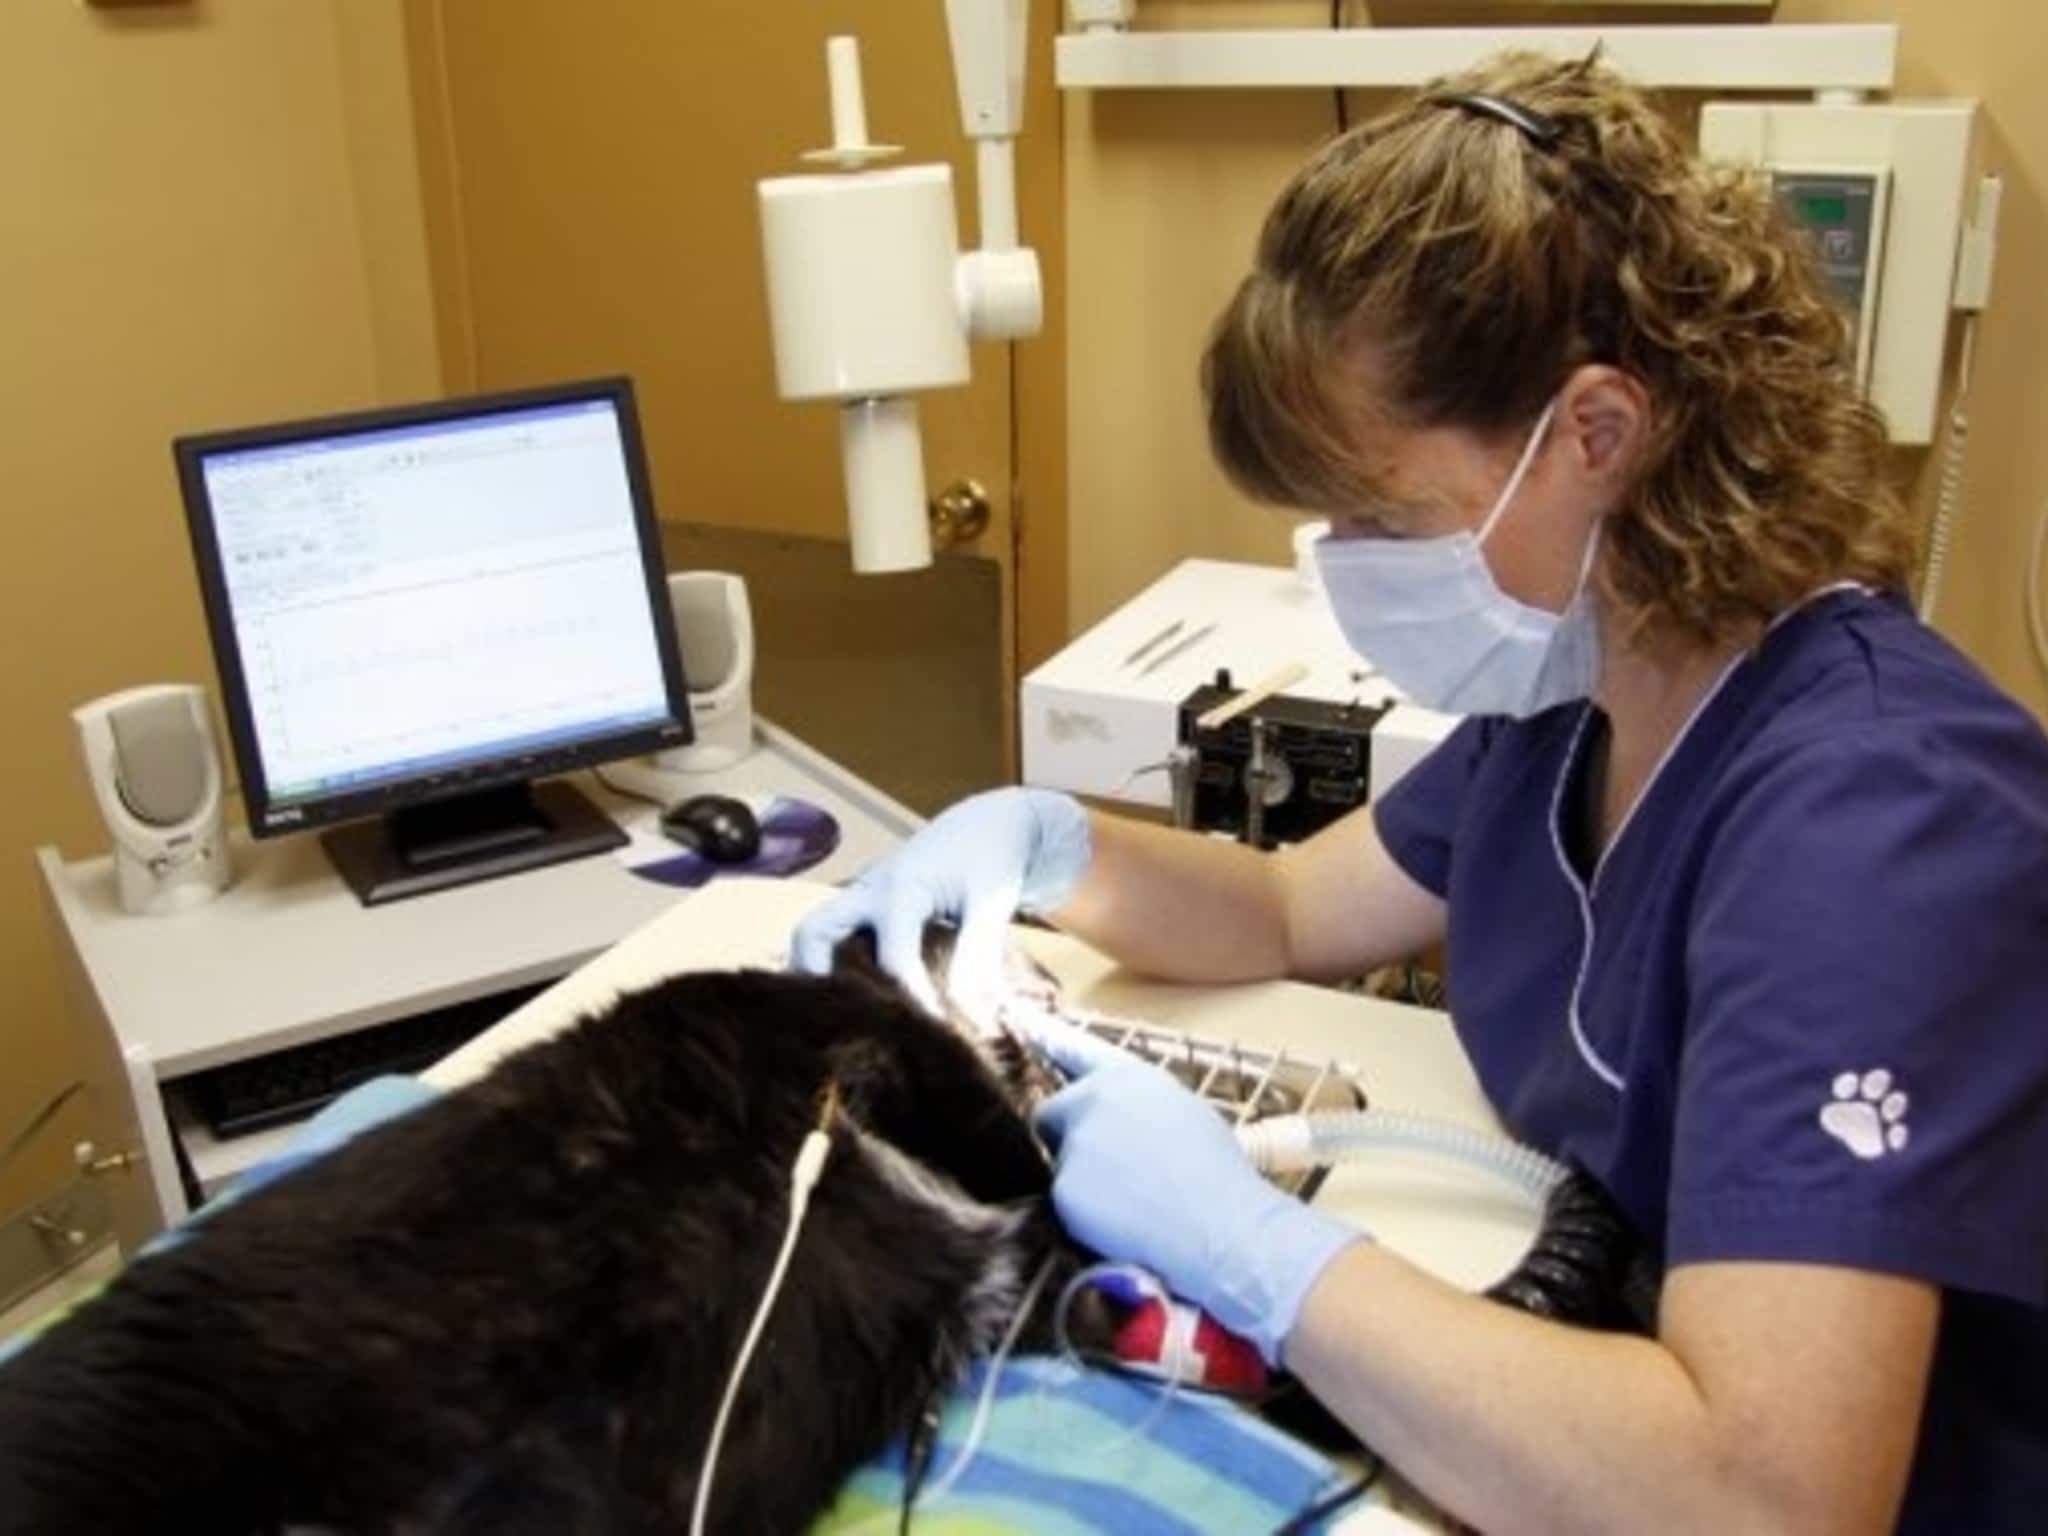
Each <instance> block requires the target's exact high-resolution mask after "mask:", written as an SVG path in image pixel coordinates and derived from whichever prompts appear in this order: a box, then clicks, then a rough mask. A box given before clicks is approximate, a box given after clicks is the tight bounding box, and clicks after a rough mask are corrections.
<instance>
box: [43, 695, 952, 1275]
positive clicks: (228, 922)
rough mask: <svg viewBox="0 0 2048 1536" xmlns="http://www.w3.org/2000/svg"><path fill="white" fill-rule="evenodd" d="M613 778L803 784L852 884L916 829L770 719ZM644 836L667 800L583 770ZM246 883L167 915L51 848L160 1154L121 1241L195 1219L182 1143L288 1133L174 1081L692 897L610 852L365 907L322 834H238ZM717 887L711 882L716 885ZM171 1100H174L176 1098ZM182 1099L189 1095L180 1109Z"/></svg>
mask: <svg viewBox="0 0 2048 1536" xmlns="http://www.w3.org/2000/svg"><path fill="white" fill-rule="evenodd" d="M607 772H608V774H609V775H610V776H611V777H612V778H613V779H615V780H616V781H618V782H621V783H626V784H630V785H631V786H632V787H635V788H646V789H649V790H651V791H653V792H655V793H658V794H662V795H664V796H665V797H667V798H670V799H680V798H682V797H684V796H686V795H690V794H699V793H706V792H716V793H721V794H735V795H755V796H771V795H789V796H793V797H797V798H801V799H805V800H809V801H811V802H812V803H814V804H818V805H821V806H823V807H824V808H825V809H826V810H828V811H830V812H831V813H832V815H833V816H834V817H836V818H837V819H838V821H839V825H840V832H841V841H840V845H839V847H838V849H837V851H836V852H835V853H834V854H833V855H832V856H831V857H830V858H829V859H828V860H826V861H825V862H824V863H823V864H821V865H819V866H818V867H817V868H816V869H815V870H813V871H811V878H813V879H816V880H823V881H837V880H841V879H844V878H846V877H847V876H849V875H851V874H853V873H855V872H856V871H858V870H859V869H860V868H861V867H862V866H863V865H865V864H866V863H868V862H869V861H870V860H871V859H873V858H875V857H877V856H878V855H880V854H882V853H884V852H886V851H887V850H888V849H889V848H890V847H892V846H894V844H895V843H896V842H897V841H899V840H900V839H901V838H902V837H904V836H906V835H907V834H908V833H909V832H910V831H912V830H913V829H915V827H916V826H917V825H918V824H919V818H918V817H917V816H916V815H915V814H914V813H913V812H911V811H909V810H907V809H906V808H904V807H903V806H901V805H899V804H897V803H896V802H895V801H893V800H891V799H889V798H888V797H887V796H885V795H883V794H881V793H880V792H878V791H876V790H875V789H873V788H871V787H870V786H868V785H866V784H864V783H862V782H861V781H860V780H858V779H856V778H854V777H853V776H852V775H851V774H848V773H847V772H845V771H844V770H843V769H841V768H839V767H838V766H837V765H836V764H834V763H832V762H830V761H829V760H827V759H825V758H823V757H821V756H820V755H819V754H817V753H815V752H813V751H812V750H811V749H810V748H808V747H806V746H805V745H804V744H803V743H802V742H800V741H797V740H796V739H795V738H793V737H791V736H790V735H788V733H786V732H784V731H781V730H778V729H776V728H775V727H773V726H769V725H766V724H765V723H764V724H763V725H762V728H761V749H760V750H759V751H757V752H755V753H754V754H753V755H752V756H751V757H749V758H747V759H746V760H745V761H743V762H741V763H739V764H737V765H735V766H734V767H733V768H730V769H727V770H724V771H721V772H718V773H713V774H693V775H688V776H685V775H681V774H657V773H655V772H654V771H653V770H651V769H648V768H645V767H642V766H639V765H625V764H616V765H612V767H610V768H609V769H608V770H607ZM580 782H581V784H582V787H583V788H585V789H586V791H587V792H589V793H590V794H591V796H592V798H593V799H595V800H597V801H599V803H600V804H602V805H603V806H604V808H605V809H606V811H607V812H609V813H610V814H611V815H612V816H613V817H614V818H615V819H616V820H618V821H619V823H620V824H621V825H622V826H624V827H625V828H626V829H627V830H628V831H629V832H637V833H641V834H643V835H644V834H645V833H646V832H647V830H648V829H649V828H650V827H651V824H652V820H653V817H654V815H655V811H654V807H652V806H651V805H646V804H643V803H640V802H637V801H632V800H627V799H622V798H620V797H617V796H614V795H612V794H610V793H609V792H608V791H606V790H605V789H603V788H601V787H599V786H598V785H596V784H595V783H594V782H591V781H590V780H589V778H588V776H585V777H584V778H583V780H581V781H580ZM233 857H234V860H235V872H236V878H235V883H234V884H233V885H232V886H231V887H230V888H229V889H228V890H227V891H226V892H225V893H224V894H223V895H222V896H221V897H220V898H219V899H218V900H216V901H213V902H211V903H209V904H207V905H206V906H203V907H197V908H194V909H193V910H191V911H189V912H183V913H178V914H176V915H174V916H169V917H136V916H132V915H130V914H128V913H125V912H123V911H122V910H121V907H120V904H119V902H118V901H117V899H116V896H115V890H114V874H113V868H112V862H111V860H109V859H107V858H104V857H101V858H94V859H87V860H83V861H80V862H76V863H66V862H65V861H64V860H63V858H62V857H61V856H60V855H59V854H58V852H57V850H55V849H54V848H49V847H44V848H40V849H38V850H37V853H36V859H37V863H38V865H39V866H40V868H41V871H42V876H43V882H44V888H45V894H46V896H47V898H48V902H49V905H50V910H51V913H52V919H53V924H54V926H55V929H56V931H57V935H58V937H59V939H60V941H61V943H62V944H63V946H64V950H65V958H66V959H67V961H68V962H69V966H68V969H69V972H70V981H71V988H70V990H71V997H72V1006H73V1010H74V1012H75V1013H76V1014H77V1016H78V1023H79V1026H80V1027H81V1028H82V1029H84V1030H85V1031H87V1033H88V1035H89V1037H90V1038H91V1039H92V1040H93V1041H94V1043H95V1045H96V1047H98V1049H97V1050H96V1054H97V1055H98V1056H99V1057H100V1060H101V1062H102V1070H101V1072H100V1073H99V1074H98V1075H100V1076H103V1077H112V1078H115V1079H116V1080H118V1081H121V1082H122V1083H124V1085H125V1091H126V1093H127V1096H128V1097H129V1098H131V1099H132V1101H133V1103H132V1108H133V1110H134V1115H135V1125H134V1128H133V1130H134V1134H135V1135H136V1136H137V1137H139V1141H140V1146H141V1148H142V1150H143V1151H144V1152H145V1153H146V1154H147V1157H148V1168H147V1175H148V1176H147V1178H146V1179H144V1180H139V1181H138V1180H124V1182H125V1183H129V1184H146V1186H147V1188H146V1189H131V1190H128V1191H127V1193H129V1194H131V1195H132V1194H141V1195H142V1196H144V1198H142V1199H140V1200H133V1199H131V1200H127V1201H123V1200H120V1199H117V1200H116V1209H117V1222H118V1226H119V1229H120V1232H121V1237H122V1242H123V1246H124V1247H129V1248H132V1246H133V1245H134V1243H135V1241H137V1240H138V1239H139V1238H141V1237H144V1236H147V1235H148V1233H149V1232H151V1231H154V1230H156V1229H157V1228H159V1227H161V1226H162V1225H163V1224H165V1223H166V1222H168V1221H169V1220H172V1219H174V1218H176V1217H177V1216H180V1215H182V1214H184V1211H185V1201H184V1198H183V1195H182V1192H181V1189H180V1185H179V1181H178V1178H177V1175H176V1163H175V1154H174V1151H173V1148H172V1142H171V1138H172V1136H173V1135H174V1134H175V1135H178V1136H179V1137H180V1139H181V1141H182V1143H183V1146H184V1149H185V1151H186V1153H187V1155H188V1156H189V1157H190V1158H191V1160H192V1163H193V1167H194V1170H195V1172H197V1173H198V1175H199V1177H200V1180H201V1182H202V1184H204V1185H206V1186H207V1187H209V1188H211V1187H212V1186H214V1185H215V1184H217V1183H218V1181H219V1180H220V1179H222V1178H225V1177H227V1176H230V1175H232V1174H233V1173H234V1172H237V1171H239V1170H240V1169H241V1168H243V1167H246V1166H248V1165H249V1164H251V1163H253V1162H255V1161H257V1160H258V1159H260V1158H261V1157H263V1156H264V1155H266V1154H267V1153H269V1152H270V1151H272V1150H274V1149H275V1148H276V1146H277V1145H278V1143H279V1142H280V1141H281V1140H282V1139H283V1137H284V1136H285V1135H288V1134H289V1133H288V1131H280V1132H275V1133H258V1134H256V1135H252V1136H242V1137H236V1138H234V1139H233V1140H231V1141H226V1142H220V1143H215V1142H213V1141H212V1139H211V1138H210V1137H208V1136H207V1135H206V1133H205V1131H204V1129H203V1128H201V1127H198V1126H197V1125H196V1124H192V1123H190V1122H189V1121H187V1122H180V1121H179V1120H178V1117H176V1116H175V1115H173V1114H171V1113H167V1109H166V1105H165V1100H164V1096H163V1093H162V1089H163V1087H164V1085H166V1084H169V1083H173V1082H175V1081H176V1080H177V1079H179V1078H182V1077H186V1076H188V1075H190V1074H192V1073H195V1072H200V1071H203V1070H205V1069H206V1068H208V1067H214V1066H219V1065H222V1064H224V1063H226V1062H231V1061H237V1060H242V1059H246V1058H249V1057H253V1056H261V1055H265V1054H268V1053H270V1052H273V1051H278V1050H282V1049H284V1048H286V1047H289V1046H293V1045H300V1044H303V1043H305V1042H307V1041H311V1040H318V1039H322V1038H326V1037H329V1036H333V1035H339V1034H345V1033H347V1032H349V1031H351V1030H356V1029H361V1028H365V1027H367V1026H369V1025H373V1024H380V1023H384V1022H387V1021H389V1020H392V1019H399V1018H405V1017H409V1016H411V1015H414V1014H418V1013H421V1012H424V1011H426V1010H428V1009H432V1008H436V1007H440V1006H444V1005H447V1004H451V1003H458V1002H464V1001H468V1000H471V999H474V998H481V997H488V996H490V995H492V994H494V993H498V992H503V991H506V990H509V989H512V988H516V987H520V986H526V985H532V984H536V983H545V982H547V981H550V980H552V979H554V978H557V977H560V976H563V975H565V974H567V973H568V972H570V971H572V970H574V969H575V968H576V967H577V966H579V965H582V964H583V963H584V962H585V961H587V960H589V959H590V958H591V957H592V956H594V955H597V954H599V953H600V952H601V951H603V950H605V949H606V948H608V947H609V946H610V945H612V944H613V943H615V942H616V941H617V940H619V939H620V938H621V937H623V936H624V935H626V934H628V933H631V932H632V931H634V930H635V929H637V928H639V927H641V926H642V925H644V924H646V923H647V922H649V921H650V920H652V919H654V918H657V917H660V916H661V915H662V914H664V913H666V912H669V911H670V910H671V909H673V908H676V907H678V905H679V904H680V905H682V906H685V907H686V906H688V905H689V904H690V902H691V901H692V900H694V897H689V896H685V895H683V894H682V893H679V892H678V891H676V890H674V889H673V888H671V887H668V886H664V885H660V884H656V883H655V882H653V881H650V880H646V879H643V878H641V877H640V876H638V875H635V874H634V873H632V872H631V871H630V870H629V869H628V868H627V867H626V866H625V864H624V863H622V862H621V860H620V859H619V858H618V856H617V855H615V854H613V853H605V854H600V855H594V856H592V857H589V858H584V859H576V860H572V861H570V862H568V863H565V864H556V865H552V866H549V867H547V868H543V869H537V870H532V871H527V872H524V873H521V874H518V875H512V876H507V877H505V878H502V879H497V880H489V881H484V882H482V883H480V884H476V885H468V886H461V887H458V888H456V889H454V890H449V891H442V892H438V893H436V894H433V895H429V896H421V897H416V898H413V899H411V900H407V901H399V902H393V903H391V904H390V905H388V906H379V907H364V906H362V905H361V904H360V903H359V902H358V901H357V900H356V898H355V896H354V895H353V894H352V893H351V892H350V891H349V890H348V888H347V887H346V886H345V885H343V884H342V882H341V880H340V877H339V876H338V875H336V873H335V871H334V868H333V866H332V865H331V864H330V863H329V862H328V859H327V855H326V852H325V851H324V850H323V849H322V848H321V847H320V846H319V844H318V842H317V841H316V840H315V839H314V838H313V837H312V836H310V835H306V836H296V837H290V838H284V839H279V840H271V841H264V842H254V841H250V840H248V839H246V838H237V839H236V841H235V843H234V848H233ZM718 883H719V882H717V881H714V882H713V885H712V886H711V887H709V888H710V889H715V888H716V886H717V884H718ZM173 1097H174V1098H175V1095H173ZM172 1107H173V1108H175V1105H173V1106H172Z"/></svg>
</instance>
